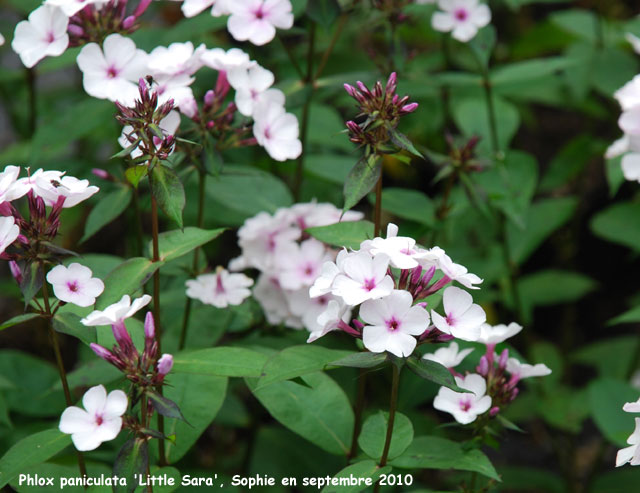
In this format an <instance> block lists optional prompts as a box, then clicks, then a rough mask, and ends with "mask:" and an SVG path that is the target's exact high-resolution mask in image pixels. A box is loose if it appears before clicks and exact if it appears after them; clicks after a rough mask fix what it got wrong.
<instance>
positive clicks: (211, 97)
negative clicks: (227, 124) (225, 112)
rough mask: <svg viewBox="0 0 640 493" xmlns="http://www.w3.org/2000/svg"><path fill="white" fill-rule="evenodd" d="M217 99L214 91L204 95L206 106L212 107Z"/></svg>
mask: <svg viewBox="0 0 640 493" xmlns="http://www.w3.org/2000/svg"><path fill="white" fill-rule="evenodd" d="M215 99H216V93H215V92H214V91H213V89H209V90H208V91H207V92H205V93H204V104H205V106H209V107H210V106H212V105H213V102H214V100H215Z"/></svg>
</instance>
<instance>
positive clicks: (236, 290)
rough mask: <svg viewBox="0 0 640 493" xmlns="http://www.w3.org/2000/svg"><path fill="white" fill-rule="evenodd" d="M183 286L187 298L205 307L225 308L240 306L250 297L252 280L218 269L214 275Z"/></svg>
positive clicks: (206, 275)
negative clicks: (185, 289) (185, 287)
mask: <svg viewBox="0 0 640 493" xmlns="http://www.w3.org/2000/svg"><path fill="white" fill-rule="evenodd" d="M185 284H186V286H187V296H188V297H189V298H195V299H197V300H200V301H202V302H203V303H204V304H206V305H213V306H215V307H217V308H225V307H227V306H229V305H240V304H241V303H242V302H243V301H244V300H245V299H246V298H248V297H249V296H251V291H250V290H249V289H248V288H249V287H251V286H252V285H253V279H251V278H249V277H247V276H245V275H244V274H231V273H230V272H229V271H227V270H226V269H223V268H222V267H218V269H217V270H216V272H215V274H202V275H199V276H198V277H196V278H195V279H190V280H188V281H186V283H185Z"/></svg>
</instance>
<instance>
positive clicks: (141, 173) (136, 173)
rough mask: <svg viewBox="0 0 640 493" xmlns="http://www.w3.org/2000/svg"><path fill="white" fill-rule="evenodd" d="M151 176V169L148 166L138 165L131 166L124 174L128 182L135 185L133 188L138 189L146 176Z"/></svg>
mask: <svg viewBox="0 0 640 493" xmlns="http://www.w3.org/2000/svg"><path fill="white" fill-rule="evenodd" d="M148 174H149V167H148V166H147V165H146V164H136V165H134V166H130V167H128V168H127V170H126V171H125V172H124V176H125V177H126V179H127V181H128V182H129V183H131V185H133V188H138V183H140V180H142V179H143V178H144V177H145V176H147V175H148Z"/></svg>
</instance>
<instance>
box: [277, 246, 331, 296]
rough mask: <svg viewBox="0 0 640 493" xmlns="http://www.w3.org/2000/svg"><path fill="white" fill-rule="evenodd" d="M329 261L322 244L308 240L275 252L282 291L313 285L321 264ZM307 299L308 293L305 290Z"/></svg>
mask: <svg viewBox="0 0 640 493" xmlns="http://www.w3.org/2000/svg"><path fill="white" fill-rule="evenodd" d="M330 259H331V255H330V254H329V252H327V249H326V248H325V246H324V243H322V242H320V241H318V240H316V239H314V238H309V239H308V240H305V241H303V242H302V243H300V244H298V243H295V242H289V243H286V244H284V245H282V246H281V247H280V248H279V249H278V250H276V266H277V272H278V280H279V281H280V286H282V288H283V289H290V290H296V289H300V288H302V287H308V286H311V285H312V284H313V282H314V281H315V280H316V278H317V277H318V275H319V274H320V272H321V269H322V267H323V264H324V263H325V262H326V261H328V260H330ZM305 292H306V293H307V297H308V291H306V290H305Z"/></svg>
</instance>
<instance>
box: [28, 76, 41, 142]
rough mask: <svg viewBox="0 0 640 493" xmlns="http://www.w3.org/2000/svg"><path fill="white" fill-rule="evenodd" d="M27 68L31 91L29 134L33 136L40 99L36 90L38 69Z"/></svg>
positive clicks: (29, 89)
mask: <svg viewBox="0 0 640 493" xmlns="http://www.w3.org/2000/svg"><path fill="white" fill-rule="evenodd" d="M26 70H27V88H28V91H29V135H30V136H32V137H33V135H34V134H35V133H36V126H37V122H38V106H37V104H38V101H37V91H36V70H35V69H34V68H28V69H26Z"/></svg>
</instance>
